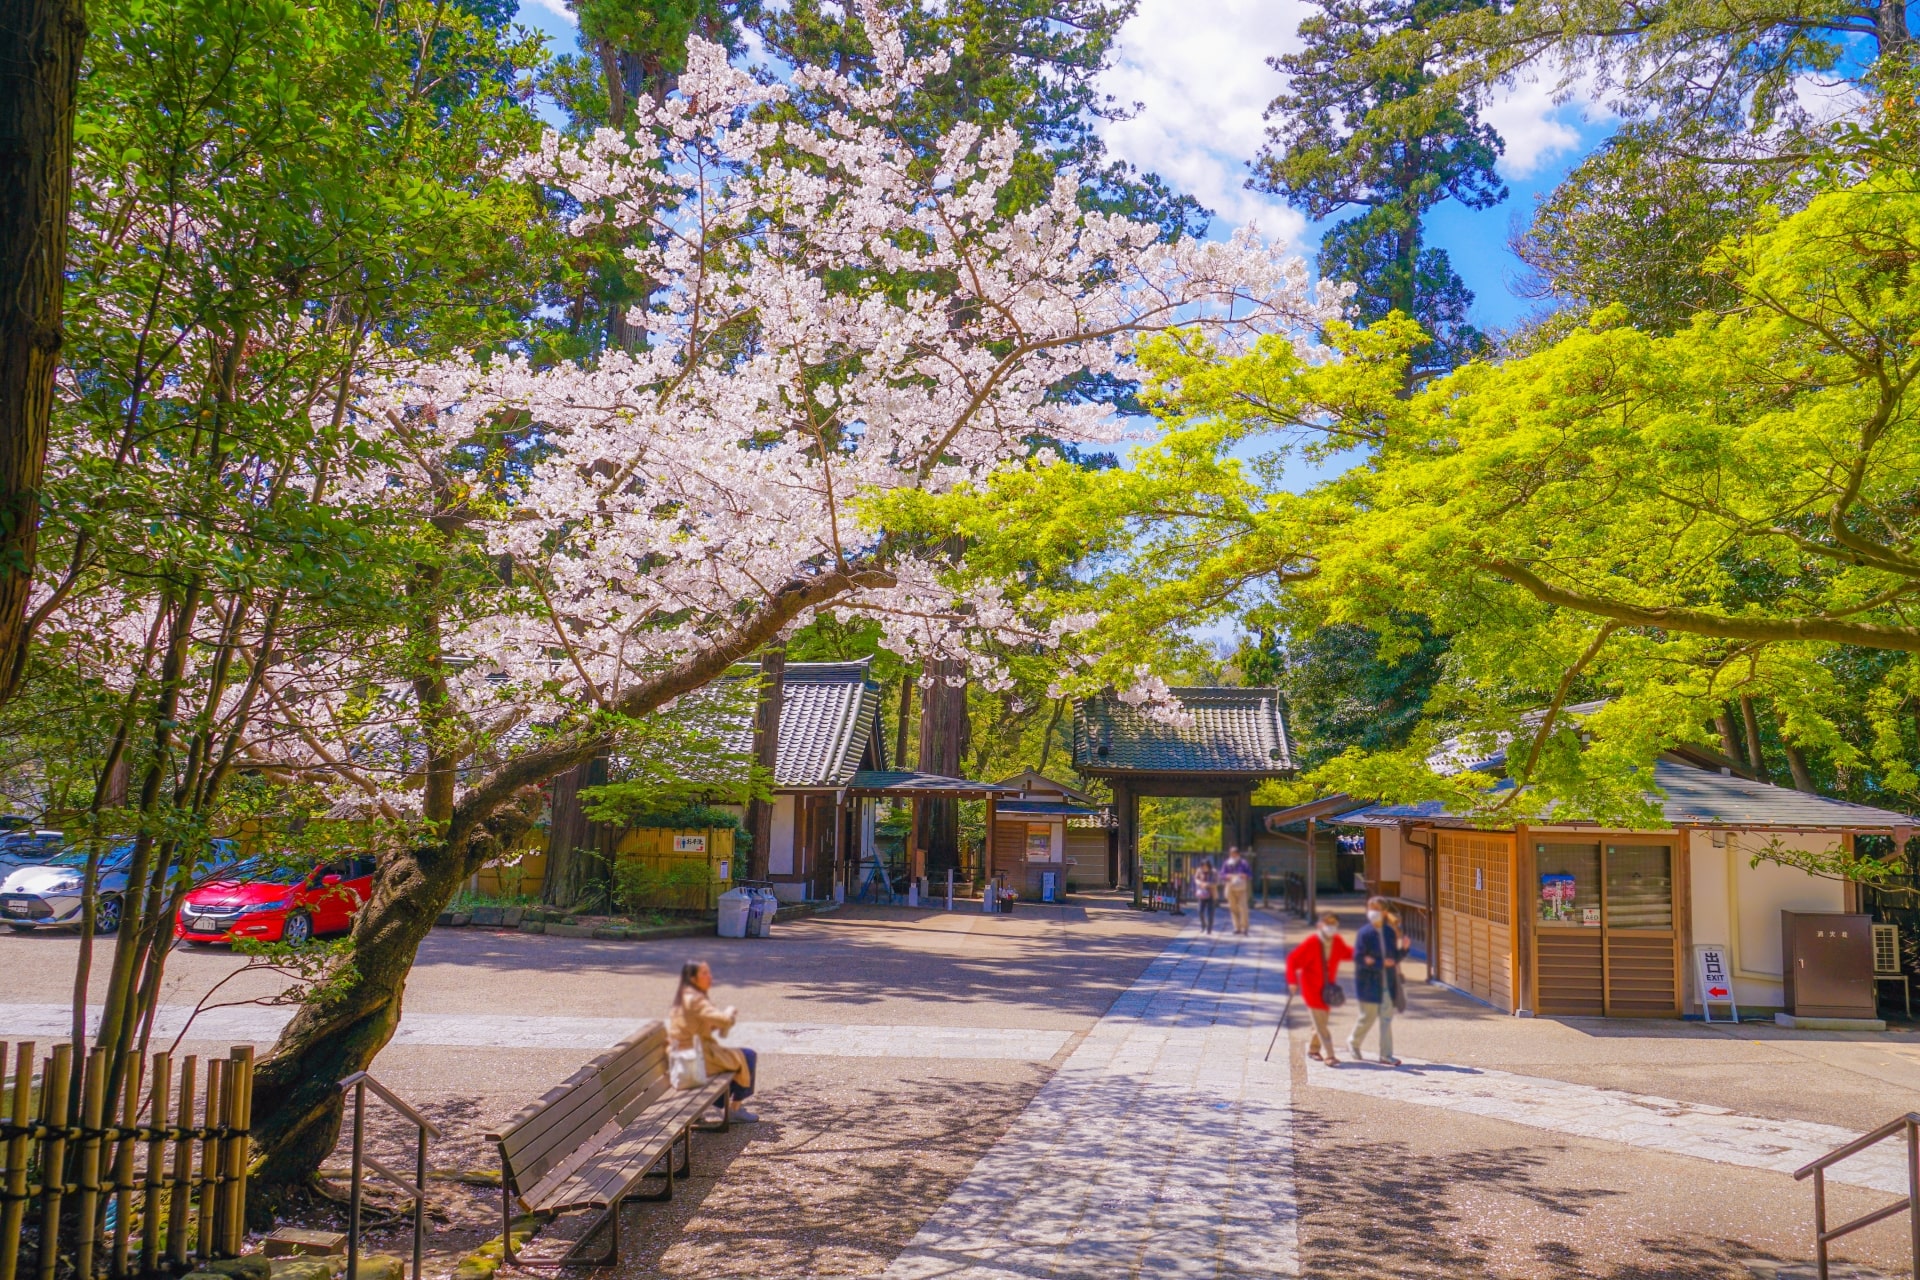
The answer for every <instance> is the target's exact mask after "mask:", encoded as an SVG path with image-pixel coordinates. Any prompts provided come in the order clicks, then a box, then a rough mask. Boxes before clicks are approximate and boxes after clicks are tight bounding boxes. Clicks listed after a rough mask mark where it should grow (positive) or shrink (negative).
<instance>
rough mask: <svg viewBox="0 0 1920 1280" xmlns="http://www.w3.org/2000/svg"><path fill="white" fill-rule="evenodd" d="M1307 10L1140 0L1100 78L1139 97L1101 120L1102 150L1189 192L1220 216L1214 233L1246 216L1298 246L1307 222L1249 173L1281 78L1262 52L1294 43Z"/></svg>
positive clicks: (1254, 0) (1267, 1) (1257, 2)
mask: <svg viewBox="0 0 1920 1280" xmlns="http://www.w3.org/2000/svg"><path fill="white" fill-rule="evenodd" d="M1304 12H1305V6H1304V5H1302V4H1301V3H1300V0H1279V2H1278V3H1274V0H1198V2H1197V3H1196V0H1142V2H1141V5H1140V8H1139V10H1138V12H1137V13H1135V15H1134V17H1133V19H1132V20H1131V21H1130V22H1128V23H1127V25H1126V26H1125V28H1123V29H1122V30H1121V32H1120V39H1119V41H1118V43H1117V47H1116V50H1115V58H1114V64H1113V66H1112V67H1111V68H1110V69H1109V70H1108V71H1107V72H1106V73H1105V74H1104V75H1103V76H1102V77H1101V80H1100V88H1101V89H1102V91H1104V92H1106V93H1109V94H1112V95H1113V97H1114V98H1115V99H1117V100H1118V101H1119V102H1121V103H1123V104H1131V103H1134V102H1138V103H1140V104H1141V109H1140V111H1139V112H1137V113H1136V114H1135V115H1134V117H1133V118H1132V119H1130V120H1121V121H1114V122H1110V123H1106V124H1103V125H1102V126H1101V130H1100V133H1101V136H1102V138H1103V139H1104V140H1105V141H1106V144H1107V148H1108V150H1109V151H1110V152H1111V153H1112V154H1113V155H1114V156H1116V157H1117V158H1119V159H1122V160H1127V161H1131V162H1132V163H1133V164H1135V165H1137V166H1138V167H1140V168H1141V169H1143V170H1145V171H1147V172H1149V173H1157V174H1159V175H1160V176H1161V177H1162V178H1165V179H1166V180H1167V182H1168V183H1170V184H1171V185H1172V186H1173V187H1174V188H1175V189H1176V190H1179V191H1185V192H1190V193H1191V194H1193V195H1194V196H1195V197H1197V198H1198V199H1199V201H1200V202H1201V203H1202V204H1204V205H1206V206H1207V207H1208V208H1209V209H1212V210H1213V211H1214V212H1215V213H1217V214H1218V215H1219V225H1218V227H1217V231H1221V232H1224V231H1226V230H1227V229H1229V228H1230V227H1232V226H1235V225H1239V224H1242V223H1248V222H1251V223H1254V224H1255V225H1257V226H1258V227H1259V228H1260V230H1261V231H1262V232H1263V233H1264V234H1265V235H1266V236H1268V237H1269V238H1270V239H1273V240H1277V241H1281V242H1286V243H1298V241H1299V240H1300V238H1301V235H1302V233H1303V232H1304V231H1305V229H1306V219H1305V218H1304V217H1302V216H1301V214H1300V213H1299V212H1298V211H1297V210H1294V209H1290V208H1288V207H1287V205H1286V203H1285V202H1284V201H1281V200H1278V199H1275V198H1274V197H1272V196H1267V195H1263V194H1261V193H1260V192H1257V191H1249V190H1247V189H1246V180H1247V176H1248V173H1249V170H1248V168H1247V164H1248V162H1249V161H1250V160H1252V159H1253V157H1254V156H1255V155H1256V154H1258V153H1259V150H1260V144H1261V143H1262V142H1263V141H1264V140H1265V138H1266V122H1265V120H1264V119H1262V115H1261V113H1262V112H1264V111H1265V110H1266V106H1267V104H1268V103H1269V102H1271V101H1272V100H1273V97H1274V95H1275V94H1277V93H1279V92H1280V89H1281V87H1282V85H1284V83H1285V78H1284V77H1282V76H1281V74H1280V73H1279V72H1277V71H1275V70H1274V69H1273V68H1271V67H1269V66H1268V65H1267V63H1266V59H1267V58H1269V57H1271V56H1273V55H1275V54H1278V53H1284V52H1286V51H1287V50H1289V49H1291V48H1294V47H1295V46H1297V45H1298V43H1299V39H1298V36H1297V35H1296V34H1295V33H1296V31H1297V29H1298V27H1299V25H1300V17H1301V15H1302V14H1303V13H1304Z"/></svg>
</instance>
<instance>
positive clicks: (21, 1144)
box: [0, 1040, 38, 1277]
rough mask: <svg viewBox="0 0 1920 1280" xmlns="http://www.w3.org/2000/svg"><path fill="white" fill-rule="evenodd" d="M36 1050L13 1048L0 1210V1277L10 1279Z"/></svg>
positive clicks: (0, 1055) (0, 1053)
mask: <svg viewBox="0 0 1920 1280" xmlns="http://www.w3.org/2000/svg"><path fill="white" fill-rule="evenodd" d="M37 1047H38V1046H37V1045H35V1044H34V1042H33V1041H31V1040H24V1041H22V1042H21V1043H19V1044H17V1045H15V1046H14V1058H13V1093H12V1095H11V1097H10V1098H9V1099H8V1101H9V1106H8V1107H7V1123H9V1124H11V1125H12V1126H13V1132H14V1136H13V1137H12V1138H9V1139H8V1140H7V1202H6V1206H5V1209H4V1210H0V1276H9V1277H10V1276H12V1275H13V1274H14V1269H15V1268H16V1267H17V1266H19V1264H20V1230H21V1227H22V1225H23V1224H24V1223H25V1221H26V1214H27V1143H28V1138H27V1135H26V1133H25V1132H24V1131H25V1130H26V1128H27V1126H28V1123H29V1122H30V1121H31V1120H32V1119H33V1112H32V1110H31V1109H30V1104H31V1103H32V1101H33V1055H34V1050H35V1049H36V1048H37ZM6 1066H7V1047H6V1045H5V1044H4V1043H0V1075H4V1073H5V1071H6Z"/></svg>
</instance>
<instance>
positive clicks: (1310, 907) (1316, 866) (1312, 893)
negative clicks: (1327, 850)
mask: <svg viewBox="0 0 1920 1280" xmlns="http://www.w3.org/2000/svg"><path fill="white" fill-rule="evenodd" d="M1319 918H1320V855H1319V852H1318V851H1317V850H1315V848H1314V847H1313V819H1312V818H1308V819H1307V923H1308V924H1309V925H1312V924H1315V923H1317V922H1318V921H1319Z"/></svg>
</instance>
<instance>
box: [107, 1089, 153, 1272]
mask: <svg viewBox="0 0 1920 1280" xmlns="http://www.w3.org/2000/svg"><path fill="white" fill-rule="evenodd" d="M145 1066H146V1063H145V1062H144V1061H142V1060H141V1059H140V1058H137V1057H136V1058H135V1059H134V1060H133V1064H132V1067H131V1068H130V1069H129V1070H128V1072H127V1077H126V1080H125V1081H124V1082H123V1083H122V1085H121V1092H120V1140H119V1146H118V1147H117V1148H115V1151H114V1161H113V1203H114V1220H113V1262H112V1264H111V1270H112V1275H113V1277H114V1280H121V1277H123V1276H125V1275H126V1274H127V1270H128V1266H127V1264H128V1260H129V1259H128V1255H129V1254H130V1253H131V1252H132V1247H133V1187H134V1182H133V1158H134V1149H135V1146H136V1145H137V1144H136V1143H135V1142H134V1140H133V1133H132V1131H133V1129H134V1128H135V1127H136V1126H138V1125H139V1123H140V1086H141V1084H142V1083H144V1079H143V1077H144V1076H145V1074H146V1072H145V1071H144V1068H145Z"/></svg>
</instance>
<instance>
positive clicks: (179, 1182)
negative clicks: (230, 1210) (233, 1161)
mask: <svg viewBox="0 0 1920 1280" xmlns="http://www.w3.org/2000/svg"><path fill="white" fill-rule="evenodd" d="M199 1067H200V1059H199V1058H197V1057H195V1056H194V1055H193V1054H188V1055H187V1056H186V1059H185V1060H184V1061H183V1062H181V1064H180V1102H179V1105H178V1106H177V1107H176V1109H175V1110H174V1128H176V1129H177V1130H178V1131H179V1133H180V1136H179V1137H177V1138H175V1139H174V1140H173V1185H172V1186H171V1187H169V1188H168V1189H167V1257H168V1258H170V1259H171V1260H172V1262H173V1269H174V1270H175V1271H186V1270H188V1269H189V1268H188V1267H187V1214H188V1212H189V1210H190V1209H191V1208H192V1205H193V1139H192V1138H190V1137H188V1136H187V1134H188V1131H189V1130H191V1129H192V1128H193V1094H194V1087H195V1086H196V1085H197V1084H198V1083H199V1081H198V1079H197V1077H198V1075H199Z"/></svg>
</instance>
